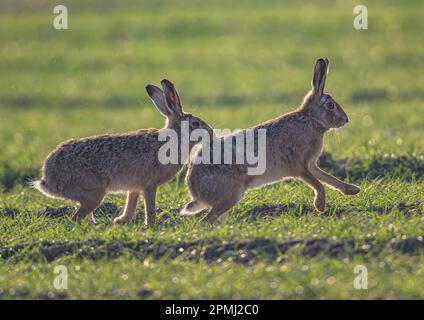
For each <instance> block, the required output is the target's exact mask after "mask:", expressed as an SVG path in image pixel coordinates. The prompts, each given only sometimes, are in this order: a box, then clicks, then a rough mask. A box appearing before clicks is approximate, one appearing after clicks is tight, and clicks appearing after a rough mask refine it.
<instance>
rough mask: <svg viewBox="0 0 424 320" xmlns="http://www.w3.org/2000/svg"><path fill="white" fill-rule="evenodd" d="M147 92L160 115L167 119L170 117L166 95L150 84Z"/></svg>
mask: <svg viewBox="0 0 424 320" xmlns="http://www.w3.org/2000/svg"><path fill="white" fill-rule="evenodd" d="M146 91H147V94H148V95H149V97H150V99H151V100H152V101H153V103H154V105H155V106H156V108H158V110H159V111H160V113H162V114H163V115H164V116H166V117H167V116H169V115H170V114H171V112H170V111H169V109H168V107H167V105H166V100H165V95H164V94H163V92H162V90H161V89H160V88H158V87H156V86H154V85H153V84H148V85H147V86H146Z"/></svg>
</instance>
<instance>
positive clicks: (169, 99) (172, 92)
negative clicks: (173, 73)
mask: <svg viewBox="0 0 424 320" xmlns="http://www.w3.org/2000/svg"><path fill="white" fill-rule="evenodd" d="M161 84H162V88H163V92H164V94H165V99H166V103H167V105H168V109H169V110H170V111H171V112H174V113H176V114H178V115H182V114H183V107H182V104H181V99H180V97H179V96H178V93H177V90H176V89H175V86H174V84H173V83H172V82H171V81H169V80H167V79H163V80H162V81H161Z"/></svg>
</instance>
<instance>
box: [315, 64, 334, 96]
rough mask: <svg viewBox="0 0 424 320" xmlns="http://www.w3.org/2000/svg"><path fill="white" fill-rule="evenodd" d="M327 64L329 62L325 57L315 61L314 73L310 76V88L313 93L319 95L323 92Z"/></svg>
mask: <svg viewBox="0 0 424 320" xmlns="http://www.w3.org/2000/svg"><path fill="white" fill-rule="evenodd" d="M329 64H330V62H329V61H328V59H327V58H326V59H318V60H317V63H316V64H315V69H314V74H313V77H312V90H313V92H314V93H315V94H320V95H321V94H322V93H323V92H324V86H325V80H326V79H327V73H328V66H329Z"/></svg>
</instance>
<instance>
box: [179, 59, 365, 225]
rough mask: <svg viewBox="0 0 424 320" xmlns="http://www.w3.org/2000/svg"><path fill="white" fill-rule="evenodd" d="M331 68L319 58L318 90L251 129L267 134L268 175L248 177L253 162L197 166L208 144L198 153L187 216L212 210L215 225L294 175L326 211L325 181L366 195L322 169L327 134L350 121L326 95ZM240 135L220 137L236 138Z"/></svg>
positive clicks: (190, 174) (208, 215)
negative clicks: (249, 197) (249, 195)
mask: <svg viewBox="0 0 424 320" xmlns="http://www.w3.org/2000/svg"><path fill="white" fill-rule="evenodd" d="M328 65H329V61H328V59H318V60H317V62H316V65H315V69H314V72H313V78H312V90H311V91H310V92H309V93H308V94H307V95H306V96H305V97H304V99H303V103H302V104H301V106H300V107H299V108H297V109H296V110H295V111H293V112H289V113H287V114H284V115H282V116H280V117H278V118H276V119H272V120H269V121H267V122H265V123H262V124H259V125H257V126H255V127H253V128H250V130H253V132H255V133H257V131H258V130H259V129H265V130H266V134H265V136H266V147H264V150H266V161H265V163H266V167H265V169H264V172H263V174H260V175H248V174H247V172H248V165H247V164H231V163H230V164H222V163H221V164H215V163H213V164H204V163H202V162H201V161H198V162H197V163H196V160H197V159H196V158H198V157H199V154H201V151H202V150H203V149H204V146H203V148H202V149H200V151H199V152H198V153H197V154H195V155H194V157H193V158H192V159H191V161H190V164H189V169H188V172H187V176H186V183H187V186H188V188H189V191H190V193H191V196H192V200H191V201H190V202H189V203H188V204H187V205H186V206H185V208H184V209H183V210H182V211H181V214H183V215H191V214H196V213H200V212H203V211H206V216H205V217H204V219H203V221H209V222H211V223H213V222H215V221H217V219H218V218H220V216H222V215H223V214H224V213H226V212H227V211H228V210H230V209H231V208H232V207H233V206H234V205H235V204H236V203H237V202H239V201H240V200H241V198H242V197H243V195H244V193H245V192H246V190H248V189H251V188H256V187H259V186H261V185H264V184H268V183H273V182H277V181H279V180H281V179H283V178H288V177H294V178H300V179H302V180H303V181H304V182H306V183H307V184H308V185H309V186H310V187H311V188H312V189H313V190H314V192H315V201H314V205H315V208H316V209H317V210H318V211H321V212H322V211H324V209H325V190H324V187H323V185H322V183H325V184H327V185H329V186H330V187H333V188H335V189H337V190H339V191H341V192H342V193H344V194H346V195H352V194H357V193H358V192H359V191H360V189H359V188H358V187H357V186H355V185H352V184H348V183H345V182H342V181H340V180H338V179H336V178H335V177H333V176H332V175H330V174H328V173H326V172H324V171H323V170H321V169H320V168H319V167H318V165H317V160H318V158H319V156H320V154H321V152H322V147H323V138H324V134H325V133H326V132H327V131H328V130H330V129H332V128H340V127H343V126H344V125H345V124H346V123H347V122H348V117H347V115H346V113H345V112H344V111H343V109H342V108H341V106H340V105H339V104H338V103H337V102H335V101H334V99H333V98H332V97H331V95H329V94H327V93H324V85H325V80H326V76H327V72H328ZM242 132H246V130H243V131H242ZM235 135H236V134H232V135H228V136H224V137H221V138H220V139H221V140H222V141H224V140H226V139H231V140H233V138H234V137H235ZM220 143H221V142H220ZM221 144H224V142H222V143H221ZM230 148H232V149H230V154H231V152H232V154H233V157H234V154H235V152H236V151H235V147H234V144H233V141H232V142H230ZM255 150H256V151H257V147H256V146H255ZM211 151H212V149H211ZM206 152H207V151H206ZM222 218H223V217H221V218H220V219H219V220H221V219H222ZM219 220H218V221H219Z"/></svg>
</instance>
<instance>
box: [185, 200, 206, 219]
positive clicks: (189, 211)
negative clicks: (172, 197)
mask: <svg viewBox="0 0 424 320" xmlns="http://www.w3.org/2000/svg"><path fill="white" fill-rule="evenodd" d="M206 207H207V206H206V205H205V204H204V203H202V202H200V201H198V200H191V201H190V202H189V203H187V204H186V205H185V207H184V208H183V209H182V210H181V211H180V214H181V215H183V216H192V215H195V214H197V213H199V212H200V211H202V210H203V209H205V208H206Z"/></svg>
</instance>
